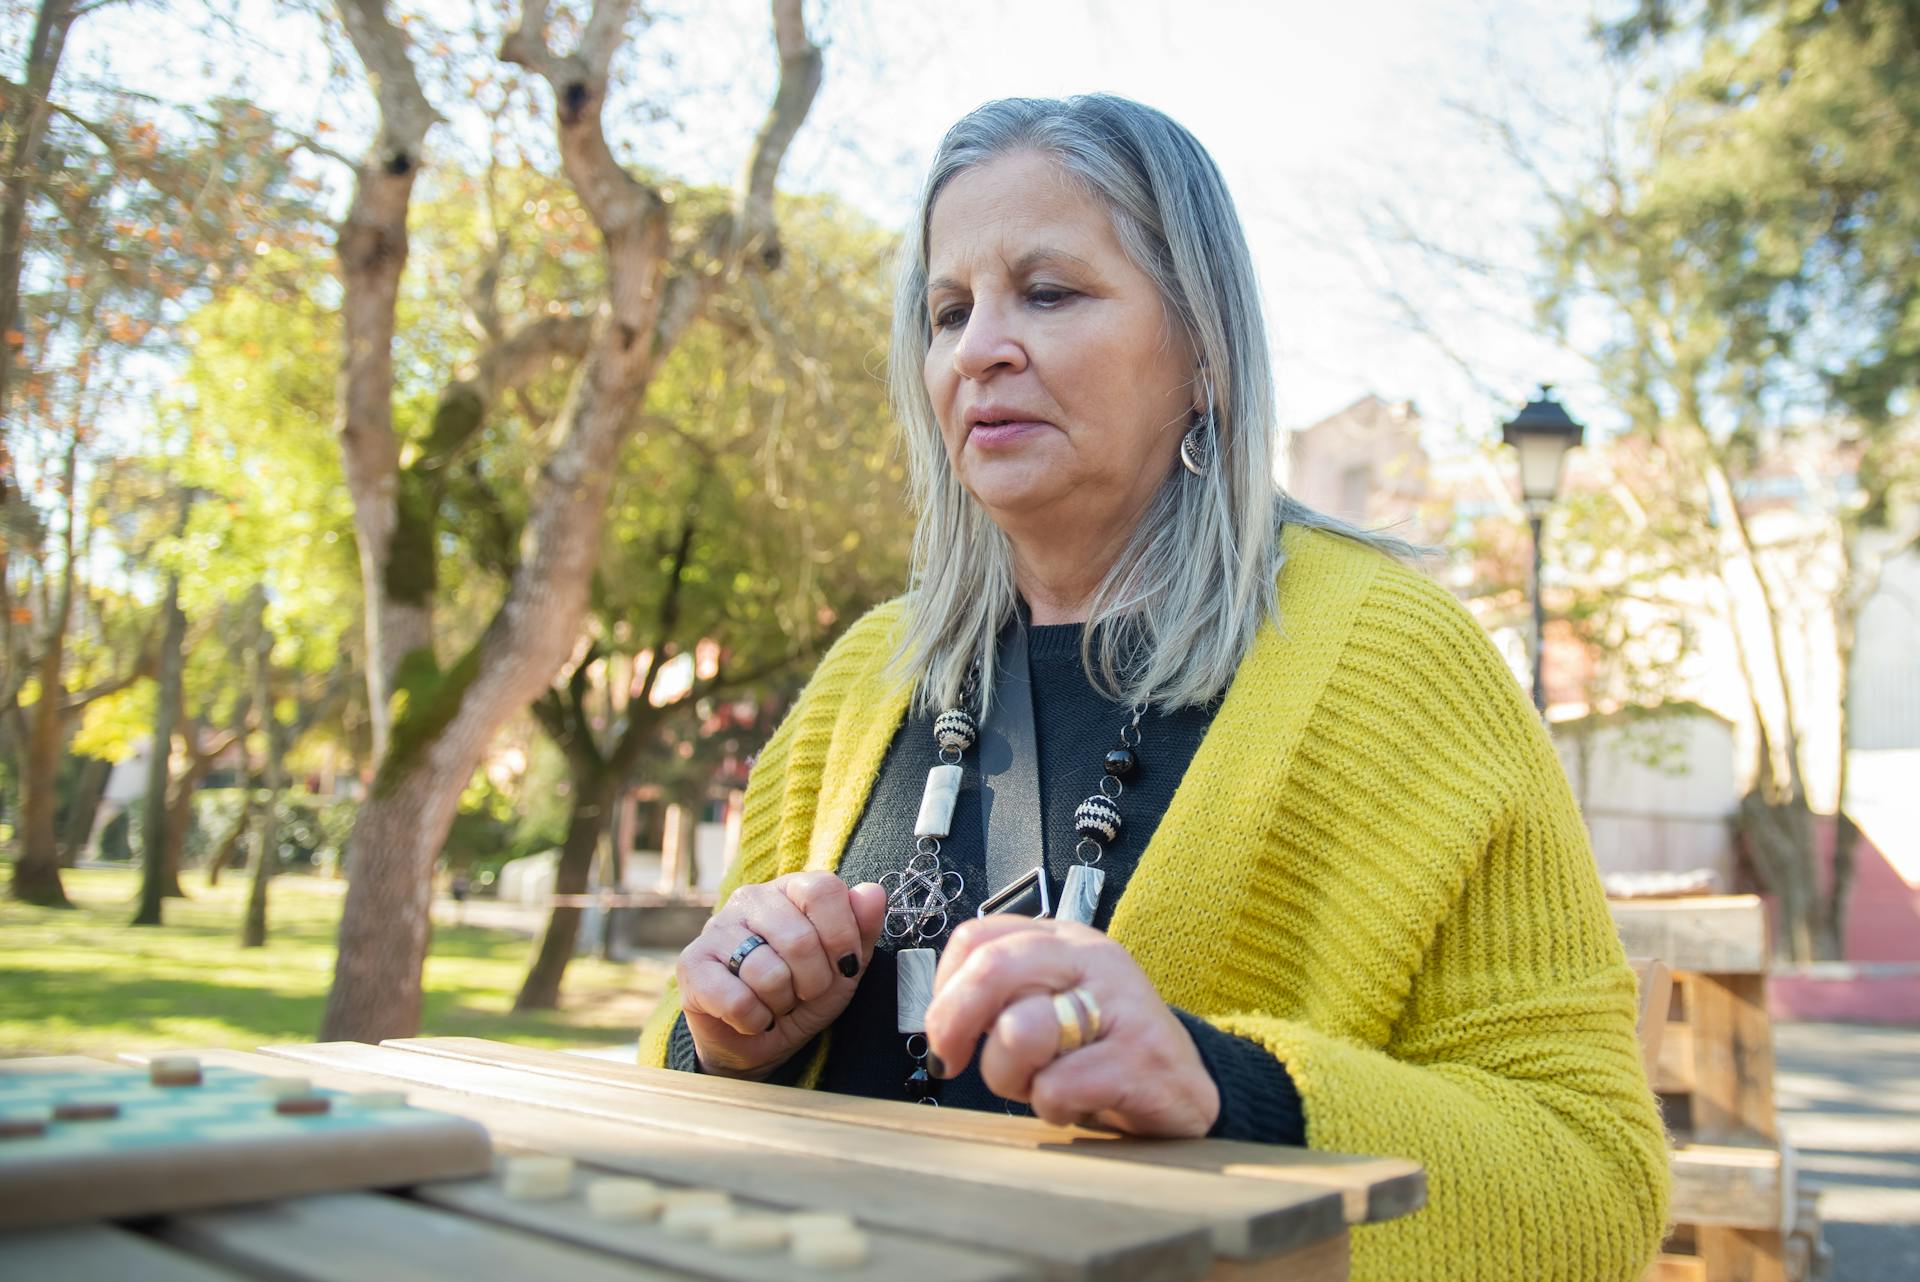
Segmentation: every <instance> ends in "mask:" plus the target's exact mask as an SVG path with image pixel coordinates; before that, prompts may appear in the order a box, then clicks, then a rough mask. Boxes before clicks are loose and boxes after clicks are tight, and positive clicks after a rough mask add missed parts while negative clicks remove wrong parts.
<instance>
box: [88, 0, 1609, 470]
mask: <svg viewBox="0 0 1920 1282" xmlns="http://www.w3.org/2000/svg"><path fill="white" fill-rule="evenodd" d="M238 6H239V11H240V13H241V24H240V32H239V38H238V39H236V40H235V41H234V42H232V43H231V44H230V45H224V46H222V47H218V48H213V49H203V50H202V53H201V57H200V58H199V59H198V60H197V64H196V63H195V61H194V60H190V59H186V58H182V57H181V56H180V52H181V47H182V46H181V44H180V38H179V36H178V35H177V34H175V33H170V32H168V31H167V30H166V22H165V20H164V19H163V18H160V17H156V16H154V15H153V14H152V12H151V11H139V10H121V11H116V10H113V9H109V10H105V11H103V12H102V14H101V15H100V17H99V18H98V19H95V20H93V22H92V23H91V25H90V28H89V29H87V30H84V31H77V32H76V40H75V43H74V46H73V49H72V55H71V56H72V57H73V58H74V59H75V65H77V66H81V67H85V66H87V65H98V64H99V63H100V62H102V61H105V60H110V61H111V62H112V63H113V64H114V66H115V70H116V74H117V75H119V76H121V77H124V78H129V79H132V80H134V81H136V82H140V81H144V82H147V83H150V84H151V85H152V86H153V88H154V90H155V91H156V92H158V93H161V94H162V95H172V96H173V97H174V98H175V99H176V100H179V99H182V98H190V97H191V96H193V95H194V94H196V93H210V92H212V91H213V90H214V89H215V88H217V87H226V86H227V85H229V84H231V83H233V82H234V81H235V80H236V79H238V80H240V81H242V82H244V83H245V85H246V87H247V90H248V92H250V93H252V94H254V95H255V96H256V98H257V100H258V101H260V102H261V103H262V105H265V106H267V107H269V108H270V109H272V110H274V111H275V112H276V113H278V114H280V115H281V116H282V117H283V118H285V119H287V120H289V121H292V122H296V123H301V124H304V125H306V126H308V127H311V126H312V125H313V124H315V123H324V124H326V125H327V127H328V129H329V131H330V132H329V134H328V136H329V137H330V138H333V139H337V140H339V143H340V145H341V146H342V147H343V149H345V150H347V151H348V152H350V153H357V150H358V149H359V148H360V147H361V146H363V145H364V140H365V138H366V136H367V129H368V126H369V124H370V122H371V115H370V112H369V110H368V107H369V104H370V99H369V97H368V96H367V94H366V91H365V89H364V86H362V85H361V84H359V83H358V81H357V78H356V77H353V76H344V77H342V76H334V77H330V76H329V74H328V58H329V53H328V45H327V42H326V41H325V39H324V38H323V37H322V36H321V33H320V31H319V28H318V26H317V24H316V23H315V22H314V21H313V20H312V19H311V18H310V17H308V16H306V15H305V14H303V13H301V12H300V11H299V10H298V8H297V7H295V6H288V5H282V4H276V3H273V2H272V0H238ZM423 7H424V8H425V9H426V11H427V12H428V14H429V15H430V16H431V17H432V18H434V19H435V20H438V21H441V22H443V23H446V24H448V25H450V26H456V27H457V26H460V25H463V24H464V23H465V21H466V15H467V13H468V12H469V9H468V7H467V6H466V5H465V3H464V2H463V0H428V2H427V3H426V4H424V6H423ZM648 7H649V9H650V10H652V11H655V12H657V13H658V14H659V15H660V16H659V17H657V18H656V19H655V21H654V22H653V23H652V24H651V25H650V26H648V27H647V28H646V29H644V30H640V31H638V32H637V34H636V35H635V36H634V38H633V43H632V47H631V49H630V50H629V51H628V53H627V55H626V57H625V59H624V60H623V62H622V63H621V64H619V65H618V66H617V67H616V78H617V81H618V84H617V87H616V90H615V93H614V96H613V99H612V102H611V104H610V107H609V112H608V117H607V118H608V120H609V132H610V134H611V135H612V136H613V138H614V141H615V144H616V150H617V151H619V152H620V153H621V154H622V155H624V156H629V157H632V158H633V159H635V160H637V161H642V162H644V163H646V164H648V165H650V166H656V167H658V168H660V169H662V170H665V171H668V172H674V173H678V174H680V175H682V176H684V177H685V178H687V179H689V180H693V181H730V180H731V179H733V178H734V177H735V175H736V174H737V173H738V171H739V169H740V167H741V165H742V163H743V162H744V159H745V156H746V151H747V145H748V142H749V140H750V138H751V135H752V131H753V129H754V127H755V126H756V125H757V124H758V122H759V120H760V118H761V116H762V115H763V114H764V112H765V109H766V102H767V98H768V94H769V91H770V89H771V87H772V84H773V80H774V75H775V62H774V57H773V52H772V47H771V39H770V35H769V28H768V22H767V16H766V14H767V9H766V4H765V0H677V2H676V0H661V3H659V4H655V5H650V6H648ZM807 11H808V15H809V23H810V27H811V29H812V30H813V31H814V33H815V37H816V39H817V40H819V41H820V42H821V43H822V44H823V46H824V48H825V78H824V83H823V85H822V89H821V93H820V96H819V98H818V99H817V100H816V103H815V106H814V109H813V111H812V113H811V114H810V116H809V118H808V120H807V122H806V126H805V128H804V130H803V131H802V134H801V136H800V138H799V139H798V140H797V141H796V143H795V146H794V149H793V151H792V152H791V153H790V155H789V158H788V162H787V164H786V166H785V168H784V170H783V172H782V182H783V185H784V186H785V187H787V188H789V189H795V190H808V191H830V192H834V193H836V194H838V195H839V196H841V197H842V198H843V199H845V200H846V201H848V202H849V203H850V204H852V205H853V206H855V207H857V208H859V209H861V210H863V211H864V212H865V213H867V214H868V215H869V216H870V217H872V218H874V219H875V220H876V221H878V222H879V223H881V224H883V225H885V226H888V227H892V228H903V227H904V226H905V225H906V224H907V223H908V222H909V221H910V220H911V216H912V209H913V202H914V198H915V194H916V191H917V188H918V185H919V183H920V181H921V178H922V176H923V173H924V170H925V167H926V164H927V162H928V160H929V158H930V157H931V155H932V152H933V149H934V147H935V145H936V144H937V143H938V141H939V138H940V135H941V134H942V132H944V130H945V129H946V128H947V126H948V125H950V124H951V123H952V122H953V121H954V120H956V119H957V118H958V117H959V116H961V115H962V114H964V113H965V112H966V111H967V110H969V109H970V108H972V107H974V106H976V105H978V104H979V103H981V102H983V101H986V100H988V99H991V98H995V97H1001V96H1007V95H1035V96H1051V95H1060V94H1069V93H1079V92H1088V91H1095V90H1102V91H1108V92H1114V93H1121V94H1125V95H1127V96H1129V97H1133V98H1137V99H1140V100H1142V101H1144V102H1147V103H1149V104H1151V105H1153V106H1156V107H1159V108H1161V109H1162V110H1164V111H1166V112H1168V113H1169V114H1170V115H1172V116H1173V117H1174V118H1175V119H1177V120H1179V121H1181V122H1182V123H1183V124H1185V125H1186V126H1187V127H1188V128H1190V129H1191V130H1192V131H1193V132H1194V134H1195V135H1196V136H1197V137H1198V138H1199V139H1200V141H1201V142H1202V143H1203V144H1204V145H1205V146H1207V148H1208V149H1209V150H1210V151H1211V152H1212V153H1213V155H1214V157H1215V159H1216V160H1217V161H1218V163H1219V164H1220V167H1221V169H1222V171H1223V173H1224V174H1225V175H1226V178H1227V182H1228V185H1229V187H1230V189H1231V190H1232V191H1233V193H1234V195H1235V198H1236V201H1237V203H1238V206H1239V209H1240V213H1241V217H1242V221H1243V223H1244V224H1245V225H1246V228H1247V232H1248V238H1249V241H1250V243H1251V246H1252V250H1253V256H1254V261H1255V264H1256V266H1257V268H1258V270H1259V272H1260V275H1261V281H1262V286H1263V292H1264V296H1265V299H1266V306H1267V317H1268V324H1269V328H1270V333H1271V339H1272V344H1273V348H1274V354H1275V357H1276V367H1277V372H1278V379H1279V389H1278V390H1279V403H1280V406H1281V412H1282V419H1283V423H1284V424H1285V425H1286V426H1289V427H1302V426H1306V425H1308V424H1310V423H1312V422H1314V421H1316V420H1317V419H1319V418H1321V417H1323V416H1325V415H1327V414H1330V413H1332V412H1334V411H1336V410H1338V409H1340V408H1341V407H1343V406H1345V405H1347V404H1349V403H1351V402H1352V401H1354V400H1356V399H1358V398H1359V397H1361V396H1363V395H1366V394H1368V393H1372V394H1377V395H1379V396H1381V397H1383V398H1386V399H1388V400H1401V399H1409V400H1412V401H1414V402H1415V403H1416V404H1417V405H1418V406H1419V407H1420V409H1421V411H1422V413H1423V414H1424V415H1425V416H1426V418H1427V419H1428V421H1429V426H1430V431H1431V432H1437V433H1442V434H1447V435H1451V436H1457V437H1461V438H1469V439H1479V438H1483V437H1497V435H1498V424H1499V422H1500V421H1501V420H1502V419H1503V418H1505V417H1507V416H1509V415H1511V413H1512V412H1513V411H1514V410H1516V409H1517V408H1518V407H1519V405H1520V404H1521V403H1522V402H1523V401H1524V400H1526V399H1527V398H1528V397H1529V396H1530V395H1531V394H1533V392H1534V390H1535V389H1536V387H1537V386H1538V385H1539V384H1541V383H1543V382H1551V383H1554V384H1556V385H1557V387H1558V388H1559V389H1560V391H1559V392H1558V393H1557V394H1558V395H1560V396H1561V398H1562V399H1563V400H1565V401H1567V403H1568V405H1569V408H1570V409H1572V410H1573V412H1574V413H1575V415H1576V417H1581V418H1584V419H1586V420H1588V421H1589V422H1591V423H1595V424H1596V425H1599V426H1601V427H1603V428H1604V426H1605V424H1606V422H1607V420H1608V419H1609V417H1610V412H1609V410H1608V407H1607V406H1605V405H1604V404H1603V403H1601V401H1600V400H1599V398H1598V395H1597V393H1596V392H1595V390H1594V388H1593V387H1592V385H1591V382H1590V380H1589V379H1588V377H1587V375H1586V369H1585V366H1584V364H1583V363H1582V361H1581V360H1580V359H1579V358H1578V357H1576V356H1574V355H1573V354H1572V353H1570V352H1567V351H1565V350H1563V349H1562V348H1561V347H1560V346H1559V345H1557V344H1556V343H1555V342H1553V341H1552V339H1551V338H1550V337H1549V336H1547V335H1545V334H1544V333H1543V332H1542V331H1541V329H1540V327H1539V326H1538V325H1537V324H1536V323H1535V322H1534V320H1533V318H1532V313H1531V308H1530V304H1529V299H1528V295H1527V287H1526V278H1527V275H1528V273H1529V271H1530V270H1531V267H1532V261H1533V255H1532V244H1533V241H1532V237H1533V234H1534V229H1535V228H1537V227H1538V225H1539V224H1540V222H1541V220H1542V218H1543V217H1544V212H1543V205H1542V203H1541V201H1540V199H1539V197H1538V195H1537V193H1536V192H1535V191H1534V189H1533V187H1532V186H1531V180H1530V179H1528V178H1527V177H1526V175H1525V174H1524V172H1523V171H1522V169H1521V167H1520V166H1518V165H1516V164H1514V163H1513V162H1512V161H1511V160H1510V159H1509V158H1508V157H1506V156H1505V155H1503V154H1501V152H1500V151H1499V149H1498V148H1497V147H1495V146H1494V145H1493V144H1492V142H1491V141H1490V138H1489V133H1488V130H1487V129H1486V128H1485V127H1484V126H1482V125H1480V124H1477V123H1475V121H1474V120H1473V119H1471V118H1470V117H1469V115H1468V113H1467V112H1466V111H1463V110H1462V105H1463V104H1464V105H1465V106H1466V107H1467V108H1469V109H1473V110H1478V111H1480V112H1483V113H1484V112H1492V113H1495V114H1498V115H1500V116H1502V117H1505V118H1508V119H1511V120H1513V121H1515V122H1517V123H1518V124H1519V126H1520V129H1521V133H1522V136H1523V137H1524V138H1525V140H1526V143H1527V146H1528V148H1529V150H1530V152H1533V153H1535V156H1536V159H1538V160H1539V161H1540V162H1541V163H1542V164H1544V165H1545V166H1546V167H1547V169H1548V171H1549V172H1550V173H1555V174H1556V176H1567V175H1571V174H1572V173H1574V172H1577V170H1576V169H1575V168H1574V166H1576V165H1577V155H1578V152H1579V149H1580V148H1581V147H1583V146H1588V145H1591V143H1592V140H1593V138H1594V137H1596V136H1597V133H1598V129H1599V124H1600V121H1601V120H1602V119H1603V117H1604V113H1605V110H1606V107H1607V102H1608V88H1609V86H1608V81H1607V78H1606V76H1605V75H1604V74H1603V72H1602V69H1601V64H1600V60H1599V58H1598V56H1597V53H1596V52H1595V50H1594V49H1593V47H1592V45H1591V44H1590V43H1589V42H1588V41H1587V39H1586V32H1587V28H1588V25H1589V23H1590V20H1591V13H1592V11H1591V10H1590V9H1589V8H1588V7H1587V6H1586V5H1584V4H1580V3H1558V2H1555V3H1527V2H1525V0H1420V2H1418V3H1415V2H1413V0H1344V2H1343V3H1339V4H1326V3H1303V2H1301V0H1270V2H1268V3H1255V2H1253V0H1177V2H1173V3H1169V2H1168V0H1024V2H1021V0H968V3H966V4H951V3H945V4H936V3H926V2H925V0H809V3H808V8H807ZM423 56H424V55H423ZM429 92H430V94H431V93H432V92H433V90H432V89H431V88H430V91H429ZM542 92H544V90H542ZM436 106H438V107H439V108H440V109H441V110H442V111H443V112H444V113H445V114H447V115H448V116H449V117H450V118H451V124H450V125H449V126H448V127H447V128H448V129H452V130H455V131H460V130H463V129H467V128H469V123H463V120H462V115H461V110H460V104H459V103H457V102H448V101H446V98H445V96H444V95H442V96H441V97H439V98H438V99H437V100H436ZM442 139H443V145H444V143H445V142H448V141H451V140H448V139H445V130H443V131H442ZM430 145H431V144H430ZM1556 167H1557V168H1556ZM334 177H335V178H336V179H337V180H339V181H340V183H341V186H340V188H339V190H340V191H342V192H344V190H345V186H344V180H345V177H346V175H345V173H344V169H343V168H341V169H338V170H337V171H336V173H335V175H334ZM1383 228H1397V229H1398V230H1395V231H1387V230H1383ZM1409 237H1417V238H1418V239H1420V240H1422V241H1426V242H1431V243H1434V244H1437V245H1439V246H1441V247H1443V248H1445V249H1447V250H1451V251H1456V252H1459V253H1462V254H1465V255H1468V256H1470V257H1472V258H1474V259H1477V260H1485V261H1486V262H1487V263H1488V264H1489V267H1490V270H1487V271H1466V270H1462V269H1459V268H1457V267H1454V266H1452V265H1449V264H1448V263H1447V262H1446V261H1444V260H1443V259H1440V258H1436V257H1435V256H1434V255H1433V254H1432V253H1430V252H1422V251H1419V250H1416V249H1413V248H1409V247H1408V245H1407V243H1406V242H1407V240H1408V238H1409Z"/></svg>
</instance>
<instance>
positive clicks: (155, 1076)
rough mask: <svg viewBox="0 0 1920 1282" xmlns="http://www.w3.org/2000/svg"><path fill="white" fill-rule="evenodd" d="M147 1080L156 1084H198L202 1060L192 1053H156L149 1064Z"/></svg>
mask: <svg viewBox="0 0 1920 1282" xmlns="http://www.w3.org/2000/svg"><path fill="white" fill-rule="evenodd" d="M147 1080H148V1081H149V1082H151V1083H153V1084H154V1085H155V1086H198V1085H200V1081H201V1076H200V1061H199V1060H197V1059H195V1058H194V1057H193V1056H191V1055H156V1056H154V1058H153V1059H152V1061H150V1062H149V1063H148V1064H147Z"/></svg>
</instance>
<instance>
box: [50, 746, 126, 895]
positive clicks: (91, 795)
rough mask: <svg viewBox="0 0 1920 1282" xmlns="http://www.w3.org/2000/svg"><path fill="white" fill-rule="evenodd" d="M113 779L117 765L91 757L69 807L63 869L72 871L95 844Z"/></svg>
mask: <svg viewBox="0 0 1920 1282" xmlns="http://www.w3.org/2000/svg"><path fill="white" fill-rule="evenodd" d="M112 775H113V763H112V762H111V761H107V760H105V759H103V758H100V757H88V758H87V759H86V764H85V765H83V766H81V767H80V777H79V778H78V779H76V780H75V781H74V785H73V797H72V800H71V801H70V802H69V803H68V805H67V821H66V823H65V824H64V825H62V831H61V833H60V866H61V867H63V868H71V867H73V865H74V864H75V863H77V862H79V859H80V857H81V856H82V855H84V854H86V853H87V846H88V843H90V842H91V841H92V840H93V823H94V820H95V819H97V818H99V816H100V799H101V797H103V796H105V795H106V791H107V780H108V779H109V778H110V777H111V776H112Z"/></svg>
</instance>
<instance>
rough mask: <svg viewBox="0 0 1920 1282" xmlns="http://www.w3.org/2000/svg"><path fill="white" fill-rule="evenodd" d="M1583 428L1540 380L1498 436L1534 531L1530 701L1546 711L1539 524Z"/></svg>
mask: <svg viewBox="0 0 1920 1282" xmlns="http://www.w3.org/2000/svg"><path fill="white" fill-rule="evenodd" d="M1584 431H1585V429H1583V428H1582V427H1581V426H1580V424H1578V423H1576V422H1574V421H1573V419H1572V418H1570V417H1569V416H1568V414H1567V411H1566V410H1565V408H1563V407H1562V406H1561V404H1560V402H1558V401H1556V400H1554V399H1553V385H1552V384H1550V383H1543V384H1542V385H1541V387H1540V395H1539V397H1538V398H1537V399H1535V400H1531V401H1528V402H1527V406H1526V408H1525V409H1523V410H1521V411H1520V412H1519V413H1518V414H1516V415H1514V416H1513V421H1512V422H1510V423H1508V424H1506V425H1505V426H1504V427H1502V428H1501V429H1500V439H1501V440H1503V441H1505V442H1506V443H1507V444H1508V445H1511V446H1513V447H1514V449H1516V450H1518V451H1519V453H1520V494H1521V497H1522V498H1524V499H1525V500H1526V508H1527V525H1528V527H1529V528H1530V529H1531V530H1532V531H1533V583H1532V592H1533V706H1534V707H1535V708H1538V709H1539V710H1540V715H1541V716H1543V717H1544V716H1545V715H1546V714H1547V686H1546V682H1545V681H1544V680H1543V679H1542V677H1541V669H1542V666H1543V665H1542V663H1541V659H1542V655H1543V653H1544V651H1545V648H1546V647H1545V632H1546V623H1547V619H1546V609H1545V606H1544V605H1543V603H1542V601H1541V597H1540V527H1541V525H1542V523H1543V522H1544V521H1545V520H1546V516H1547V509H1548V508H1549V507H1551V506H1552V505H1553V501H1554V499H1555V498H1557V497H1559V494H1560V477H1561V474H1562V473H1563V472H1564V471H1565V470H1566V463H1567V451H1568V450H1570V449H1572V448H1573V447H1574V446H1576V445H1578V444H1580V438H1581V436H1582V435H1583V433H1584Z"/></svg>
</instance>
